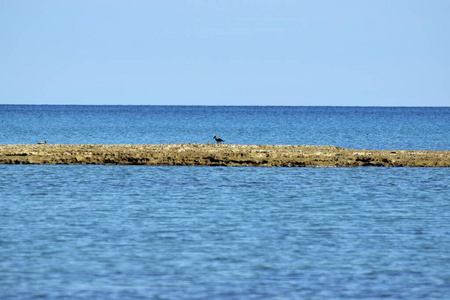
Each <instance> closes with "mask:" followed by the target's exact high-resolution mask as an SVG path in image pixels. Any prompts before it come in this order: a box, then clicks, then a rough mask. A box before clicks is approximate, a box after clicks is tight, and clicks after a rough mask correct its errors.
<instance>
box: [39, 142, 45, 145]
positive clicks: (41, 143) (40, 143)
mask: <svg viewBox="0 0 450 300" xmlns="http://www.w3.org/2000/svg"><path fill="white" fill-rule="evenodd" d="M45 144H47V141H42V142H39V143H38V145H45Z"/></svg>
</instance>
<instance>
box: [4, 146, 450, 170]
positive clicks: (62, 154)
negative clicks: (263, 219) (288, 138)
mask: <svg viewBox="0 0 450 300" xmlns="http://www.w3.org/2000/svg"><path fill="white" fill-rule="evenodd" d="M0 163H1V164H101V165H180V166H262V167H360V166H375V167H450V151H421V150H415V151H412V150H390V151H381V150H355V149H343V148H340V147H334V146H284V145H229V144H220V145H217V144H166V145H50V144H46V145H0Z"/></svg>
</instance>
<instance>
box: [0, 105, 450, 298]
mask: <svg viewBox="0 0 450 300" xmlns="http://www.w3.org/2000/svg"><path fill="white" fill-rule="evenodd" d="M449 113H450V111H449V109H448V108H445V109H444V108H430V109H424V108H404V109H403V108H329V107H328V108H326V107H324V108H305V107H303V108H302V107H299V108H288V107H282V108H266V107H264V108H255V107H248V108H245V107H222V108H216V107H113V106H112V107H86V106H85V107H77V106H0V143H4V144H9V143H34V142H36V141H39V140H43V139H46V140H48V141H49V142H51V143H110V144H113V143H163V142H210V141H211V135H214V134H217V135H219V136H221V137H223V138H224V139H226V140H229V141H230V142H235V143H252V144H278V143H279V144H334V145H340V146H344V147H353V148H380V149H389V148H392V149H393V148H403V149H421V148H425V149H439V150H449V149H450V146H449V145H450V143H449V141H450V138H449V133H448V132H449V130H448V129H449V128H450V126H449V118H450V114H449ZM427 131H428V132H427ZM449 187H450V168H436V169H435V168H338V169H336V168H293V169H290V168H222V167H149V166H30V165H23V166H20V165H17V166H16V165H0V299H38V298H39V299H146V298H147V299H148V298H152V299H264V298H266V299H273V298H277V299H311V298H312V299H330V298H332V299H339V298H341V299H350V298H372V299H376V298H391V299H448V297H449V295H450V268H449V267H448V266H449V265H450V251H449V249H450V196H449V192H448V191H449Z"/></svg>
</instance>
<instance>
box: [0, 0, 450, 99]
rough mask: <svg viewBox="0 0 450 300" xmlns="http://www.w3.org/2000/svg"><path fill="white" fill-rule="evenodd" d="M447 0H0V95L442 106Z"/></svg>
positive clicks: (446, 77) (449, 54)
mask: <svg viewBox="0 0 450 300" xmlns="http://www.w3.org/2000/svg"><path fill="white" fill-rule="evenodd" d="M449 16H450V1H448V0H440V1H438V0H421V1H415V0H395V1H392V0H389V1H385V0H376V1H360V0H358V1H356V0H355V1H346V0H341V1H337V0H336V1H326V0H324V1H320V0H319V1H312V0H311V1H300V0H296V1H294V0H293V1H286V0H277V1H275V0H272V1H265V0H258V1H256V0H238V1H234V0H226V1H223V0H214V1H213V0H209V1H206V0H190V1H133V0H129V1H112V0H105V1H95V0H92V1H80V0H77V1H59V0H58V1H46V0H40V1H22V0H0V104H144V105H147V104H148V105H153V104H170V105H337V106H341V105H356V106H449V105H450V17H449Z"/></svg>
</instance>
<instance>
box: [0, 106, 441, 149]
mask: <svg viewBox="0 0 450 300" xmlns="http://www.w3.org/2000/svg"><path fill="white" fill-rule="evenodd" d="M214 135H217V136H219V137H221V138H223V139H224V140H225V141H226V142H227V143H230V144H257V145H264V144H268V145H272V144H284V145H335V146H340V147H345V148H361V149H362V148H364V149H383V150H390V149H405V150H419V149H424V150H450V107H435V108H430V107H428V108H423V107H255V106H65V105H61V106H51V105H43V106H40V105H0V144H30V143H31V144H33V143H37V142H39V141H41V140H46V141H48V142H49V143H51V144H165V143H211V142H214V140H213V139H212V137H213V136H214Z"/></svg>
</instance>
